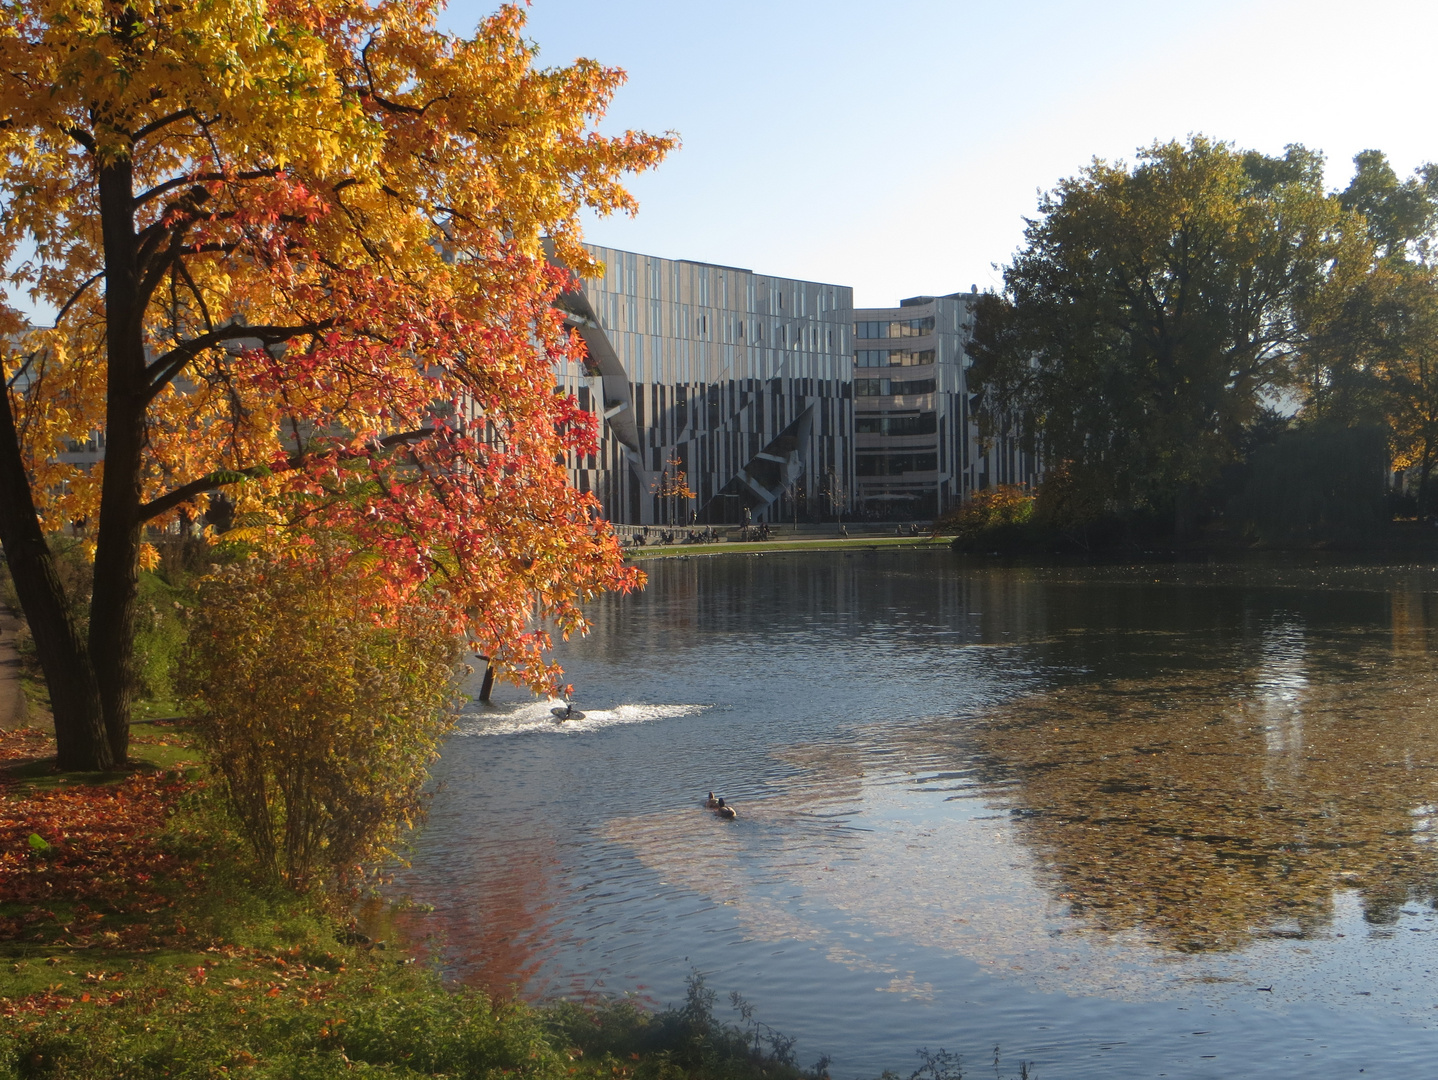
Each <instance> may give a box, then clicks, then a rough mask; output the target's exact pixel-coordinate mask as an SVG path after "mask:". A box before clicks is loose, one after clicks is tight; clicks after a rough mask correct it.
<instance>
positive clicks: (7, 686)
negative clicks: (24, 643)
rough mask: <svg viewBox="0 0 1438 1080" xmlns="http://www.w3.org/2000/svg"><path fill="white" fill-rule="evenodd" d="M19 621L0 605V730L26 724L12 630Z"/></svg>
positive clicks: (23, 696) (24, 705)
mask: <svg viewBox="0 0 1438 1080" xmlns="http://www.w3.org/2000/svg"><path fill="white" fill-rule="evenodd" d="M20 626H21V622H20V619H19V617H18V616H17V615H15V614H14V613H13V612H12V611H10V609H9V608H6V607H0V731H14V730H15V729H16V728H22V727H25V726H26V724H27V723H28V721H29V709H28V708H27V706H26V702H25V691H24V689H22V688H21V686H20V654H19V653H18V652H16V651H15V632H16V631H17V630H19V629H20Z"/></svg>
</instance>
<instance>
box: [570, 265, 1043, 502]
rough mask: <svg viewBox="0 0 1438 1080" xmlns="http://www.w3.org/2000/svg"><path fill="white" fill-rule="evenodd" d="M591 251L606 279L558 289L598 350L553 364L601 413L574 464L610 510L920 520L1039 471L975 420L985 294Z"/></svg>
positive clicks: (573, 320) (584, 402) (579, 481)
mask: <svg viewBox="0 0 1438 1080" xmlns="http://www.w3.org/2000/svg"><path fill="white" fill-rule="evenodd" d="M590 251H591V253H592V254H593V255H594V256H595V257H596V258H597V259H599V260H600V261H601V262H602V263H603V264H604V275H603V276H602V277H597V278H593V279H588V280H585V281H584V282H582V283H581V286H580V287H579V288H578V289H576V290H575V291H574V292H571V293H567V294H565V295H564V296H563V297H562V298H561V299H560V307H561V308H562V309H563V310H564V311H565V313H566V317H567V320H568V322H569V323H570V325H572V326H573V327H574V328H575V330H576V331H577V332H578V333H579V335H580V336H581V337H582V338H583V340H584V343H585V345H586V347H587V351H588V354H589V355H588V358H587V360H586V362H585V363H583V364H572V365H570V366H569V367H568V369H567V370H564V371H560V372H558V373H557V375H558V382H559V384H560V386H561V387H562V389H564V390H566V391H568V392H570V393H573V394H575V396H576V397H578V399H579V402H580V405H581V406H582V407H583V408H585V409H588V410H590V411H593V412H595V413H597V414H598V415H600V416H601V417H602V419H603V423H602V425H601V441H600V446H599V451H598V453H596V454H593V455H588V456H585V457H584V458H583V459H578V458H576V459H575V460H572V461H571V462H570V468H571V473H572V476H573V479H574V482H575V485H576V486H577V487H578V488H579V489H580V490H581V491H590V492H593V493H594V494H595V496H596V497H597V498H598V499H599V501H600V503H601V504H602V505H603V507H604V512H605V514H606V516H608V518H609V519H610V520H611V521H614V522H616V523H620V524H627V525H675V526H689V525H692V524H698V525H706V524H740V523H744V522H751V521H752V522H754V523H759V522H765V521H767V522H782V521H820V520H829V521H833V520H835V519H836V518H837V517H838V515H839V514H840V513H843V514H845V515H858V516H860V517H867V518H872V519H877V520H922V519H926V518H933V517H936V516H938V515H939V514H942V513H943V512H945V511H946V510H948V509H950V508H951V507H953V506H955V505H957V504H958V503H959V502H961V501H962V500H963V499H964V498H966V497H967V496H968V495H969V494H970V493H972V492H974V491H979V490H982V489H983V488H985V487H987V486H989V485H990V484H997V483H1033V482H1035V481H1036V480H1037V479H1038V463H1037V462H1036V461H1035V460H1034V459H1033V457H1032V455H1028V454H1025V453H1023V452H1022V451H1021V449H1020V447H1019V444H1018V440H1017V439H1016V438H1014V437H1012V436H1009V435H1002V436H1000V437H998V438H995V439H994V440H992V441H991V442H990V443H985V442H983V441H982V440H981V439H980V434H979V428H978V426H977V423H976V422H975V417H974V416H973V415H972V399H971V396H970V394H969V388H968V385H967V380H966V371H967V363H968V362H967V357H966V355H965V352H964V346H965V343H966V342H967V341H968V340H969V336H970V334H971V333H972V329H973V304H974V302H975V301H976V300H977V299H978V294H977V293H974V292H968V293H953V294H950V295H947V296H917V297H912V298H910V299H908V300H905V301H903V302H902V303H901V304H900V306H899V307H897V308H865V309H860V310H857V311H856V310H854V308H853V290H852V289H851V288H849V287H848V286H844V285H828V284H824V283H821V282H816V281H798V280H795V279H792V278H780V277H773V276H768V275H763V274H755V273H754V272H752V271H750V270H741V269H737V268H735V267H732V266H716V265H712V264H710V263H699V262H689V261H685V260H679V261H674V260H670V259H660V258H656V257H654V256H649V255H639V254H636V253H634V252H629V251H619V250H616V249H613V248H602V247H591V248H590Z"/></svg>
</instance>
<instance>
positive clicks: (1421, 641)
mask: <svg viewBox="0 0 1438 1080" xmlns="http://www.w3.org/2000/svg"><path fill="white" fill-rule="evenodd" d="M1394 608H1395V613H1397V612H1398V611H1399V610H1400V609H1401V610H1405V611H1408V612H1409V614H1411V608H1410V605H1408V604H1407V603H1406V598H1405V597H1402V596H1401V594H1400V597H1399V598H1398V599H1397V600H1396V601H1395V604H1394ZM1425 627H1426V624H1421V623H1420V624H1418V625H1417V626H1415V625H1414V624H1413V623H1412V622H1411V621H1408V622H1406V623H1405V622H1404V620H1399V619H1395V628H1394V634H1393V638H1392V639H1391V642H1382V641H1381V639H1377V640H1376V639H1375V637H1374V636H1366V635H1363V636H1358V635H1355V636H1354V637H1351V638H1350V637H1347V636H1344V635H1341V634H1338V635H1334V634H1329V635H1327V636H1324V637H1318V638H1314V637H1312V636H1310V635H1306V634H1305V633H1304V630H1303V627H1302V625H1301V624H1299V623H1298V622H1297V621H1294V620H1276V621H1274V622H1273V623H1272V624H1271V625H1269V626H1268V627H1266V628H1265V629H1264V630H1263V631H1262V634H1261V637H1260V639H1259V641H1258V642H1257V645H1258V648H1257V649H1256V650H1255V651H1254V653H1253V655H1252V661H1251V663H1249V664H1246V665H1240V666H1236V667H1229V666H1227V665H1215V666H1210V667H1207V668H1202V667H1199V668H1190V669H1188V670H1184V671H1170V672H1161V673H1151V674H1148V675H1146V676H1145V677H1143V678H1136V679H1123V678H1108V679H1102V680H1098V681H1095V682H1092V683H1085V684H1081V685H1072V684H1071V685H1068V686H1065V687H1062V688H1059V689H1054V690H1050V691H1047V692H1043V693H1038V694H1034V695H1031V696H1027V697H1024V698H1021V699H1018V700H1015V701H1012V702H1010V703H1009V704H1008V705H1007V706H1006V707H1005V708H1004V709H1003V710H1002V711H1001V712H999V713H997V714H995V715H992V716H991V717H990V718H988V719H987V720H986V721H985V722H984V723H982V724H981V725H980V726H979V727H978V729H977V731H976V733H975V738H976V740H977V743H978V746H979V748H980V749H981V751H982V753H983V755H984V757H985V758H986V759H987V760H988V762H989V763H990V765H991V767H997V768H998V769H999V770H1000V771H1001V772H1002V773H1004V774H1006V775H1009V776H1012V777H1014V778H1015V779H1017V781H1018V783H1017V784H1016V785H1015V786H1014V787H1013V788H1012V789H1011V790H1010V793H1009V797H1010V798H1011V799H1012V800H1013V802H1012V805H1011V808H1010V813H1011V814H1012V816H1013V817H1014V819H1015V829H1016V836H1017V838H1018V839H1019V840H1020V841H1021V842H1022V843H1024V844H1025V845H1027V846H1028V847H1030V848H1031V849H1032V850H1033V852H1034V853H1035V855H1036V856H1037V858H1036V862H1037V864H1038V866H1039V867H1040V871H1039V873H1040V880H1041V881H1042V882H1043V883H1044V885H1045V886H1046V887H1047V888H1048V889H1050V890H1052V892H1053V893H1054V894H1055V895H1057V896H1058V897H1059V898H1060V899H1061V900H1064V901H1066V902H1067V903H1068V905H1069V910H1070V911H1071V912H1072V913H1073V914H1074V915H1077V916H1080V917H1081V918H1082V920H1083V923H1084V925H1085V926H1088V927H1092V928H1099V929H1125V930H1130V929H1139V930H1142V931H1143V932H1145V933H1146V934H1148V935H1150V936H1151V938H1152V940H1153V944H1156V945H1163V946H1167V947H1171V948H1174V949H1178V950H1181V951H1185V952H1199V951H1207V950H1229V949H1235V948H1239V947H1242V946H1244V945H1246V944H1248V943H1249V942H1250V941H1252V940H1253V939H1254V938H1255V937H1263V936H1286V937H1307V936H1310V935H1314V934H1318V933H1323V932H1324V931H1325V927H1326V926H1327V924H1328V921H1329V919H1330V917H1331V915H1332V905H1333V894H1334V891H1335V889H1338V888H1343V887H1353V888H1356V889H1358V890H1359V891H1360V892H1361V896H1362V901H1363V905H1364V910H1365V916H1366V918H1367V919H1368V921H1369V922H1370V923H1374V924H1379V925H1382V924H1387V923H1392V922H1393V921H1395V920H1396V918H1397V915H1398V912H1399V910H1400V909H1401V908H1402V906H1403V904H1404V903H1406V902H1410V901H1418V902H1421V903H1428V904H1431V903H1432V901H1433V898H1434V881H1435V873H1438V851H1435V849H1434V846H1433V845H1432V844H1430V843H1428V841H1429V839H1430V838H1431V836H1432V835H1433V823H1434V805H1435V804H1438V725H1435V722H1434V721H1435V716H1434V710H1433V698H1434V694H1435V689H1438V687H1435V682H1438V680H1435V671H1434V664H1433V658H1432V656H1431V654H1430V653H1429V652H1428V650H1427V648H1426V638H1427V631H1426V628H1425ZM1311 669H1312V670H1316V671H1319V672H1321V673H1322V677H1314V678H1310V677H1309V674H1308V673H1309V671H1310V670H1311ZM1345 672H1355V673H1356V672H1361V673H1362V675H1363V677H1362V678H1361V679H1350V678H1345V677H1344V673H1345Z"/></svg>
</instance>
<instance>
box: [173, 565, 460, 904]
mask: <svg viewBox="0 0 1438 1080" xmlns="http://www.w3.org/2000/svg"><path fill="white" fill-rule="evenodd" d="M384 596H385V582H384V581H383V580H382V579H381V577H380V575H379V574H378V573H377V572H376V571H375V570H374V569H373V568H372V567H368V566H366V565H365V564H364V563H363V562H362V561H360V560H357V559H349V558H345V557H344V556H343V555H342V554H337V553H330V554H325V555H320V556H317V557H315V558H313V559H312V560H309V561H306V560H303V559H300V558H295V557H260V556H256V557H253V558H250V559H246V560H242V561H241V562H238V563H236V564H234V565H231V566H228V567H223V568H220V569H218V570H216V571H215V573H214V574H212V575H211V576H210V577H209V578H207V579H206V580H205V581H203V582H201V584H200V589H199V600H198V604H197V608H196V611H195V613H194V616H193V620H192V627H191V633H190V643H189V647H188V653H187V657H186V660H187V662H186V671H185V675H184V684H183V690H184V691H185V693H186V695H187V696H188V697H189V698H191V699H192V700H193V702H194V708H195V716H196V719H197V720H198V721H199V724H200V731H201V733H202V736H203V738H204V739H205V740H206V742H207V744H208V750H209V756H210V760H211V763H212V765H213V766H214V768H215V770H216V772H217V773H218V774H219V775H220V777H221V778H222V779H223V781H224V785H225V790H226V792H227V794H228V796H229V800H230V802H231V804H232V805H233V808H234V811H235V813H236V816H237V817H238V819H239V821H240V824H241V827H242V829H243V831H244V833H245V835H246V837H247V839H248V840H249V842H250V844H251V845H252V846H253V848H254V851H255V855H256V858H257V860H258V862H259V863H260V865H261V866H262V867H263V868H264V869H265V870H266V871H267V872H268V873H269V874H270V875H271V876H272V877H275V878H278V879H279V880H281V881H283V882H284V883H285V884H287V885H289V886H290V887H291V888H294V889H297V890H303V889H306V888H308V887H310V886H311V885H313V884H316V883H318V882H322V881H336V880H340V879H343V878H345V877H346V876H348V875H349V874H350V872H351V871H352V870H353V869H354V868H355V867H356V865H357V864H359V863H364V862H371V861H373V860H376V859H378V858H382V857H383V856H384V855H386V854H388V853H389V852H390V851H391V849H392V846H393V844H394V843H395V841H396V840H397V839H398V838H399V837H400V836H401V835H402V833H403V831H404V830H405V829H406V828H408V827H411V826H412V825H413V824H414V822H415V821H416V819H417V818H418V816H419V814H420V811H421V809H422V801H421V795H420V788H421V786H422V784H423V783H424V780H425V778H426V776H427V769H428V765H429V763H430V762H431V761H432V760H433V759H434V757H435V754H436V752H437V749H438V746H439V741H440V739H441V738H442V737H443V736H444V734H445V732H446V731H447V730H448V729H449V727H450V724H451V722H452V716H453V705H454V700H455V699H454V677H453V676H454V671H455V665H456V659H457V640H456V638H455V637H454V636H453V634H452V633H451V630H450V628H449V625H448V623H446V622H445V621H444V620H442V619H440V618H439V617H438V616H437V615H436V613H435V612H434V610H433V609H432V608H430V607H429V606H428V605H426V603H425V602H424V600H423V598H422V597H421V598H418V599H411V600H409V601H407V602H402V603H398V604H395V603H391V602H384V603H382V602H381V598H382V597H384Z"/></svg>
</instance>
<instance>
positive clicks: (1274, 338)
mask: <svg viewBox="0 0 1438 1080" xmlns="http://www.w3.org/2000/svg"><path fill="white" fill-rule="evenodd" d="M1024 239H1025V243H1024V246H1023V248H1022V249H1021V250H1020V251H1019V253H1018V254H1017V255H1016V256H1015V258H1014V260H1013V262H1012V263H1011V265H1010V266H1009V267H1008V268H1007V269H1006V270H1005V293H1004V295H1003V296H1002V297H996V298H994V299H993V300H992V301H989V302H987V303H985V304H983V305H981V307H980V311H979V316H978V320H977V326H976V331H975V341H974V343H973V347H972V350H971V351H972V353H973V356H974V360H975V367H974V372H973V377H974V382H975V384H976V385H977V386H978V387H979V388H980V389H981V391H982V392H983V393H984V394H985V397H986V398H987V400H989V401H990V402H993V403H995V404H996V405H997V404H998V403H1002V405H1003V407H1004V409H1005V410H1007V411H1008V412H1009V413H1011V414H1012V413H1018V414H1020V415H1021V416H1022V418H1023V419H1024V421H1025V423H1026V427H1027V429H1028V431H1029V432H1030V437H1031V438H1033V439H1035V440H1036V441H1039V442H1041V443H1042V448H1043V452H1044V454H1045V456H1046V458H1047V461H1048V462H1049V467H1050V469H1051V470H1053V471H1054V472H1055V473H1056V474H1057V475H1058V476H1059V477H1060V478H1061V482H1062V484H1063V485H1064V487H1065V489H1066V491H1067V492H1068V493H1069V499H1068V505H1069V506H1070V507H1072V508H1078V509H1074V510H1072V511H1071V512H1072V513H1075V514H1090V515H1098V514H1106V515H1117V516H1123V515H1127V514H1133V513H1147V514H1172V515H1173V520H1174V526H1175V529H1176V531H1177V532H1178V533H1180V534H1182V533H1184V532H1186V531H1188V529H1189V528H1190V527H1191V524H1192V511H1193V509H1194V506H1195V499H1196V497H1197V495H1198V494H1199V493H1200V492H1201V491H1202V489H1203V488H1204V487H1205V486H1207V485H1209V484H1211V483H1212V482H1214V481H1215V480H1216V479H1217V477H1218V476H1219V473H1220V470H1221V469H1222V468H1223V466H1224V465H1225V464H1226V463H1228V462H1230V461H1232V460H1235V459H1236V458H1237V457H1238V455H1239V447H1240V445H1241V442H1242V436H1243V433H1244V431H1245V429H1246V428H1247V427H1249V426H1250V425H1252V424H1253V423H1255V422H1256V421H1257V420H1258V419H1259V417H1260V415H1261V414H1262V412H1263V410H1264V409H1265V407H1266V406H1268V405H1270V404H1271V403H1272V402H1273V401H1274V400H1276V399H1277V398H1278V397H1279V396H1280V395H1282V394H1283V393H1284V392H1285V391H1287V390H1288V389H1289V388H1290V387H1291V386H1293V385H1294V382H1295V379H1296V374H1295V364H1296V362H1297V361H1298V359H1299V358H1300V355H1301V349H1302V346H1303V344H1304V342H1305V340H1306V337H1305V327H1306V325H1307V323H1308V322H1309V321H1310V318H1311V317H1310V315H1309V314H1308V312H1309V308H1310V306H1311V305H1312V304H1314V303H1317V302H1318V301H1319V299H1320V298H1322V297H1323V296H1324V295H1325V289H1326V288H1328V285H1329V282H1330V281H1332V280H1335V279H1337V278H1339V277H1342V276H1343V275H1344V274H1348V273H1350V272H1353V273H1361V272H1363V271H1364V270H1366V269H1367V267H1368V266H1369V265H1370V263H1371V248H1372V242H1371V241H1370V239H1369V237H1368V235H1367V234H1366V233H1365V232H1364V230H1363V229H1362V228H1361V222H1360V219H1359V218H1358V216H1357V214H1356V213H1354V212H1353V211H1350V210H1347V209H1345V208H1344V207H1343V206H1342V205H1341V203H1340V202H1339V201H1338V200H1337V199H1336V198H1334V197H1332V196H1330V195H1328V194H1327V193H1325V191H1324V188H1323V163H1322V159H1321V157H1320V156H1319V155H1317V154H1315V153H1313V152H1311V151H1309V150H1306V149H1304V148H1303V147H1301V146H1290V147H1289V148H1288V150H1287V152H1286V153H1285V154H1284V155H1283V156H1281V157H1270V156H1265V155H1262V154H1258V153H1253V152H1244V151H1241V150H1238V149H1236V148H1235V147H1233V146H1231V145H1230V144H1227V143H1221V142H1213V141H1210V140H1208V139H1206V138H1203V137H1202V136H1194V137H1193V138H1191V139H1190V140H1189V141H1188V142H1186V143H1179V142H1168V143H1156V144H1154V145H1153V146H1151V147H1149V148H1147V149H1145V150H1142V151H1140V152H1139V154H1138V158H1137V162H1136V163H1135V164H1134V165H1133V166H1131V167H1130V166H1128V165H1126V164H1124V163H1122V162H1119V163H1113V164H1111V163H1108V162H1104V161H1100V160H1095V161H1094V163H1093V164H1092V165H1090V166H1089V167H1088V168H1086V169H1084V170H1083V171H1082V172H1081V173H1079V175H1077V176H1075V177H1072V178H1069V179H1066V180H1063V181H1062V182H1060V184H1059V185H1058V187H1056V188H1055V189H1054V190H1053V191H1051V192H1049V193H1047V194H1046V195H1044V196H1043V197H1042V199H1041V200H1040V204H1039V214H1038V216H1037V217H1036V218H1034V219H1033V220H1032V221H1030V222H1029V224H1028V227H1027V229H1026V230H1025V237H1024ZM1350 268H1356V269H1354V270H1352V271H1350ZM993 415H997V411H995V413H994V414H993Z"/></svg>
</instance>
